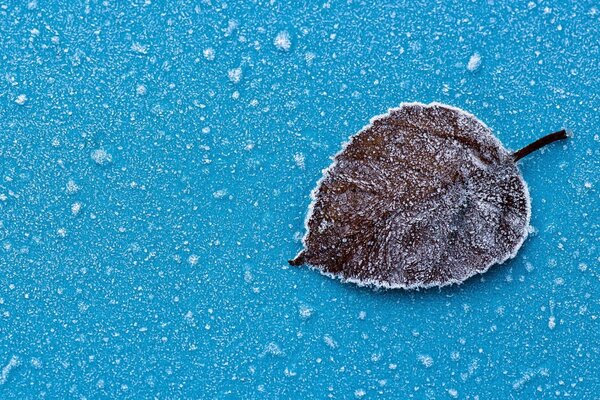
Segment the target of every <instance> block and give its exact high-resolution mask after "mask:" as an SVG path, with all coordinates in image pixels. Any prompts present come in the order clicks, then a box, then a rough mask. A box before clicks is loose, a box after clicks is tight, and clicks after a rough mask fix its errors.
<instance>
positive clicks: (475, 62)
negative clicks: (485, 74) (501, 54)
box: [467, 53, 481, 72]
mask: <svg viewBox="0 0 600 400" xmlns="http://www.w3.org/2000/svg"><path fill="white" fill-rule="evenodd" d="M480 65H481V56H480V55H479V53H473V55H472V56H471V58H469V62H468V63H467V69H468V70H469V71H471V72H472V71H475V70H476V69H478V68H479V66H480Z"/></svg>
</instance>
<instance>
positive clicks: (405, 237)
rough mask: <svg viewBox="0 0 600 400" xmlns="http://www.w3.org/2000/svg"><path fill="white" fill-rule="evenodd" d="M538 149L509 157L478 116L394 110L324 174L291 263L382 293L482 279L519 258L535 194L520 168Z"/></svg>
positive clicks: (446, 109) (439, 107)
mask: <svg viewBox="0 0 600 400" xmlns="http://www.w3.org/2000/svg"><path fill="white" fill-rule="evenodd" d="M560 133H562V134H563V135H562V136H564V131H561V132H560ZM557 134H558V133H557ZM557 134H555V135H557ZM562 136H561V137H557V138H554V139H546V141H547V142H550V141H553V140H557V139H562V138H564V137H562ZM565 137H566V136H565ZM538 142H540V141H538ZM538 142H536V143H538ZM544 144H547V143H541V144H539V146H538V147H536V148H539V147H541V146H543V145H544ZM533 145H535V144H532V145H530V146H528V147H527V148H524V149H523V150H521V151H522V152H523V151H524V153H521V154H520V155H517V153H519V152H517V153H514V154H511V153H509V152H508V151H507V150H506V149H505V148H504V147H503V146H502V144H501V143H500V142H499V141H498V140H497V139H496V138H495V137H494V136H493V135H492V132H491V131H490V129H489V128H488V127H487V126H486V125H485V124H483V123H482V122H481V121H479V120H478V119H477V118H476V117H474V116H473V115H471V114H469V113H467V112H465V111H462V110H460V109H457V108H454V107H450V106H447V105H443V104H438V103H432V104H429V105H425V104H419V103H410V104H403V105H401V106H400V107H399V108H396V109H392V110H390V111H389V113H388V114H385V115H382V116H378V117H376V118H374V119H373V120H372V121H371V124H370V125H369V126H367V127H365V128H364V129H363V130H361V131H360V132H359V133H357V134H356V135H354V136H353V137H352V138H351V139H350V141H349V143H347V145H346V146H345V147H344V148H343V150H342V151H341V152H340V153H338V154H337V155H336V156H335V159H334V162H333V163H332V165H331V166H330V167H329V168H328V169H327V170H325V171H324V175H323V178H322V179H321V180H320V181H319V183H318V184H317V187H316V189H315V190H314V191H313V192H312V199H313V201H312V204H311V206H310V207H309V212H308V216H307V219H306V235H305V236H304V238H303V244H304V249H303V250H302V251H301V252H300V253H298V255H297V256H296V258H295V259H294V260H291V261H290V264H292V265H302V264H308V265H310V266H313V267H315V268H318V269H319V270H320V271H321V272H322V273H324V274H327V275H329V276H332V277H337V278H340V279H342V280H343V281H348V282H354V283H357V284H359V285H371V286H376V287H386V288H420V287H431V286H444V285H448V284H452V283H460V282H462V281H464V280H465V279H467V278H469V277H471V276H473V275H475V274H477V273H483V272H485V271H487V270H488V268H490V267H491V266H492V265H494V264H498V263H502V262H504V261H506V260H507V259H509V258H512V257H514V256H515V255H516V253H517V251H518V249H519V248H520V247H521V245H522V243H523V241H524V240H525V238H526V236H527V229H528V224H529V217H530V203H529V194H528V191H527V186H526V184H525V182H524V181H523V178H522V177H521V174H520V172H519V170H518V168H517V166H516V164H515V162H516V160H518V159H519V158H521V157H522V156H523V155H526V154H528V153H529V152H531V151H533V150H535V149H536V148H532V147H531V146H533Z"/></svg>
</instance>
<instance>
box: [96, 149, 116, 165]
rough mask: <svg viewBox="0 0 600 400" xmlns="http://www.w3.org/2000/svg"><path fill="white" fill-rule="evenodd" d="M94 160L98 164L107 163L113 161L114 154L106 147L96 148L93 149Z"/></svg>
mask: <svg viewBox="0 0 600 400" xmlns="http://www.w3.org/2000/svg"><path fill="white" fill-rule="evenodd" d="M91 157H92V160H94V162H95V163H96V164H98V165H107V164H110V163H111V162H112V155H111V154H109V153H108V152H107V151H106V150H104V149H96V150H94V151H92V154H91Z"/></svg>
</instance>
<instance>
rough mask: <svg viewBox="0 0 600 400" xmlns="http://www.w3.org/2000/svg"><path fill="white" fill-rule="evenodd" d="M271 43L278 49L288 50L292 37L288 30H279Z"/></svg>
mask: <svg viewBox="0 0 600 400" xmlns="http://www.w3.org/2000/svg"><path fill="white" fill-rule="evenodd" d="M273 44H274V45H275V47H277V50H280V51H289V50H290V48H291V47H292V39H291V37H290V34H289V33H288V31H281V32H279V33H278V34H277V36H275V39H274V40H273Z"/></svg>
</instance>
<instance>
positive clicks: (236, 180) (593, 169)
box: [0, 0, 600, 399]
mask: <svg viewBox="0 0 600 400" xmlns="http://www.w3.org/2000/svg"><path fill="white" fill-rule="evenodd" d="M63 3H64V4H62V5H60V3H59V2H57V1H54V2H53V1H43V0H39V1H36V0H32V1H30V2H29V3H27V2H13V1H10V0H9V1H8V3H7V2H2V3H0V121H1V124H0V368H2V369H1V370H0V398H6V399H12V398H15V399H16V398H18V399H22V398H81V399H84V398H87V399H95V398H158V399H172V398H268V399H278V398H328V397H330V398H337V399H342V398H354V397H357V398H361V397H362V398H408V397H414V398H419V399H421V398H453V397H457V398H465V399H467V398H468V399H477V398H479V399H489V398H528V399H530V398H534V397H538V398H559V397H570V398H581V399H591V398H598V396H599V393H600V378H599V374H598V363H599V362H600V333H599V332H600V327H599V322H600V321H599V315H600V300H599V293H600V290H599V288H600V278H599V270H598V265H599V257H600V252H599V249H598V239H599V237H600V235H599V233H600V229H599V221H598V215H599V209H600V201H599V194H598V187H599V185H600V181H599V175H600V174H599V172H598V171H599V168H600V162H599V153H600V148H599V142H600V137H599V132H598V126H599V123H600V89H599V88H600V66H599V59H600V54H599V46H600V45H599V39H598V38H599V37H600V10H599V8H598V5H597V3H595V2H592V1H589V2H588V1H579V2H572V1H563V2H546V1H532V2H529V3H527V2H522V3H519V4H517V3H516V2H515V3H514V4H513V2H504V1H497V2H488V3H489V4H484V3H481V2H479V3H478V4H475V3H471V2H464V1H456V2H445V3H443V4H435V3H427V2H419V1H387V2H383V3H382V4H379V5H377V6H374V5H373V4H372V2H369V1H330V2H326V3H325V2H319V3H318V2H300V1H294V2H289V3H285V2H281V3H280V2H276V1H273V2H267V1H264V2H263V1H246V2H238V1H231V2H228V3H225V2H220V1H212V0H206V1H202V2H196V4H188V3H187V2H185V3H184V2H179V1H178V2H169V3H170V4H169V5H168V6H167V5H164V4H163V2H161V1H152V2H150V1H148V2H147V3H144V2H141V1H128V2H125V1H104V2H100V1H87V2H85V3H83V2H63ZM594 3H595V4H596V5H594ZM281 32H287V33H288V34H289V37H290V40H291V47H290V48H289V49H288V50H287V51H286V49H285V48H283V49H279V48H278V47H277V46H275V44H274V40H275V38H276V37H277V35H278V34H280V33H281ZM211 49H212V51H211ZM475 53H478V54H480V56H481V65H480V66H479V68H477V69H476V70H474V71H470V70H469V69H467V63H468V61H469V59H470V57H471V56H472V55H473V54H475ZM213 54H214V59H212V58H213V57H212V56H213ZM237 68H240V70H237V71H236V69H237ZM239 71H241V75H240V74H239ZM238 80H239V81H238ZM236 81H237V82H236ZM402 101H421V102H430V101H440V102H444V103H448V104H451V105H454V106H457V107H461V108H463V109H465V110H467V111H469V112H472V113H473V114H475V115H476V116H477V117H478V118H480V119H481V120H482V121H484V122H485V123H486V124H488V125H489V126H490V127H491V128H492V129H493V131H494V132H495V133H496V134H497V136H498V137H499V138H500V140H501V141H502V142H503V143H504V144H505V145H506V146H507V147H508V148H511V149H516V148H519V147H521V146H523V145H525V144H527V143H529V142H530V141H532V140H534V139H536V138H537V137H539V136H541V135H542V134H545V133H548V132H551V131H555V130H557V129H559V128H561V127H568V128H571V129H572V130H573V131H574V134H575V137H574V138H573V139H572V140H570V141H568V142H567V143H566V144H565V143H561V144H556V145H552V146H551V147H549V148H546V149H544V150H543V151H541V152H538V153H536V154H534V155H532V156H530V157H528V158H527V159H526V160H524V161H523V162H522V163H521V170H522V172H523V175H524V177H525V179H526V181H527V182H528V184H529V188H530V192H531V195H532V208H533V209H532V212H533V216H532V221H531V223H532V226H533V227H534V228H535V233H534V234H533V235H532V236H531V237H530V238H529V239H528V240H527V241H526V242H525V245H524V247H523V248H522V250H521V251H520V252H519V254H518V256H517V257H516V258H515V259H514V260H512V261H510V262H508V263H506V264H504V265H501V266H497V267H495V268H493V270H491V271H490V272H489V273H487V274H485V275H484V276H481V277H476V278H474V279H471V280H469V281H467V282H466V283H465V284H463V285H461V286H455V287H450V288H445V289H443V290H428V291H421V292H405V291H387V292H385V291H380V292H374V291H372V290H370V289H360V288H357V287H355V286H352V285H343V284H341V283H340V282H338V281H334V280H331V279H329V278H326V277H323V276H321V275H319V274H318V273H315V272H314V271H310V270H308V269H294V268H289V267H288V266H287V260H288V258H290V257H292V256H293V255H294V254H295V253H296V252H297V251H298V250H299V249H300V242H299V239H300V237H301V236H302V234H303V233H304V227H303V220H304V216H305V213H306V209H307V206H308V204H309V197H308V195H309V192H310V190H311V189H312V188H313V187H314V185H315V183H316V181H317V179H318V178H319V177H320V175H321V170H322V169H323V168H325V167H326V166H327V165H328V164H329V162H330V159H329V157H330V156H331V155H333V154H334V153H336V152H337V151H338V150H339V149H340V146H341V144H342V143H343V142H344V141H345V140H346V139H347V138H348V136H350V135H351V134H353V133H355V132H356V131H358V130H359V129H360V128H362V127H363V126H364V125H365V124H366V123H368V121H369V119H370V118H371V117H372V116H374V115H377V114H381V113H383V112H385V111H386V110H387V109H388V108H389V107H394V106H397V105H398V104H399V103H400V102H402Z"/></svg>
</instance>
